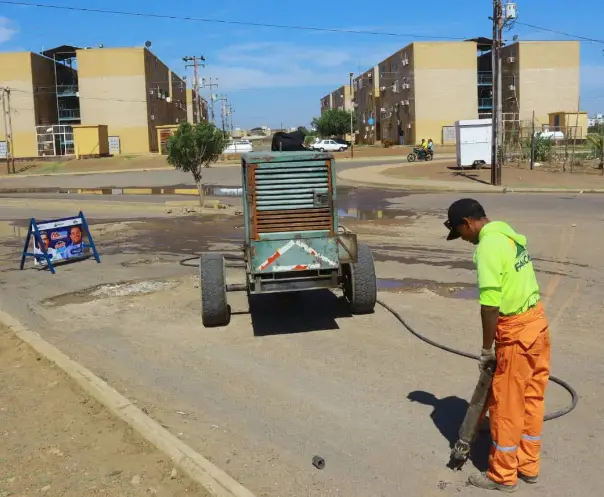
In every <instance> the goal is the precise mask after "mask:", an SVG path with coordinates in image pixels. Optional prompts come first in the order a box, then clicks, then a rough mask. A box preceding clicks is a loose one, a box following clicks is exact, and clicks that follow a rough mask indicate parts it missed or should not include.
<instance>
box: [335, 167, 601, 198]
mask: <svg viewBox="0 0 604 497" xmlns="http://www.w3.org/2000/svg"><path fill="white" fill-rule="evenodd" d="M374 168H375V169H377V168H383V169H384V170H386V169H390V168H389V167H388V166H387V165H379V166H365V167H363V168H358V169H347V170H344V171H341V172H339V173H338V174H337V177H338V180H339V184H341V185H347V186H359V187H361V186H362V187H366V188H386V189H389V190H403V191H420V192H421V191H423V192H464V193H468V192H474V193H561V194H565V193H576V194H587V193H591V194H603V193H604V188H540V187H508V186H491V185H484V186H481V185H476V184H471V183H463V184H459V185H457V184H455V183H453V182H448V184H447V185H443V184H439V183H432V182H430V180H424V181H422V180H420V179H414V178H409V182H406V181H405V179H402V178H388V177H387V176H384V175H383V174H382V173H381V171H379V170H378V171H377V172H374V174H375V175H378V176H380V180H376V181H368V180H356V179H349V178H348V177H347V176H349V175H350V174H351V173H352V174H355V175H356V174H358V173H359V172H360V171H361V170H363V169H374ZM382 178H383V179H382Z"/></svg>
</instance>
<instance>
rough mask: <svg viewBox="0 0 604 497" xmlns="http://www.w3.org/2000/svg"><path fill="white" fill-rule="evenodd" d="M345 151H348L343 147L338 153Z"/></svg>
mask: <svg viewBox="0 0 604 497" xmlns="http://www.w3.org/2000/svg"><path fill="white" fill-rule="evenodd" d="M344 150H346V149H345V148H344V147H342V148H339V149H338V152H344Z"/></svg>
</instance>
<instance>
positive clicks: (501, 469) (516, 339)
mask: <svg viewBox="0 0 604 497" xmlns="http://www.w3.org/2000/svg"><path fill="white" fill-rule="evenodd" d="M445 227H446V228H447V229H448V230H449V235H448V237H447V240H455V239H457V238H461V239H462V240H465V241H467V242H470V243H472V244H474V245H476V246H477V247H476V251H475V253H474V263H475V265H476V269H477V273H478V290H479V295H480V296H479V300H480V306H481V307H480V316H481V320H482V350H481V353H480V368H481V370H483V369H484V368H485V366H486V365H487V364H489V363H490V362H491V361H496V363H497V366H496V369H495V374H494V376H493V385H492V389H491V396H490V399H489V402H488V408H489V418H490V425H491V437H492V439H493V445H492V447H491V449H490V453H489V469H488V471H487V472H486V473H480V474H477V475H472V476H470V478H469V482H470V483H471V484H472V485H474V486H476V487H479V488H483V489H488V490H500V491H504V492H514V491H515V490H516V486H517V481H518V479H521V480H523V481H524V482H526V483H537V480H538V479H539V463H540V454H539V452H540V449H541V429H542V427H543V415H544V411H545V406H544V399H543V398H544V394H545V388H546V385H547V382H548V380H549V371H550V334H549V325H548V321H547V318H546V316H545V311H544V309H543V305H542V303H541V301H540V293H539V285H538V284H537V279H536V277H535V271H534V269H533V263H532V260H531V255H530V253H529V251H528V249H527V241H526V237H525V236H524V235H520V234H518V233H516V232H515V231H514V230H513V229H512V227H511V226H510V225H509V224H507V223H505V222H502V221H490V220H489V218H488V217H487V215H486V213H485V211H484V208H483V207H482V205H480V203H478V202H477V201H476V200H474V199H469V198H464V199H461V200H457V201H456V202H454V203H453V204H451V206H450V207H449V211H448V219H447V221H445ZM493 345H494V350H493Z"/></svg>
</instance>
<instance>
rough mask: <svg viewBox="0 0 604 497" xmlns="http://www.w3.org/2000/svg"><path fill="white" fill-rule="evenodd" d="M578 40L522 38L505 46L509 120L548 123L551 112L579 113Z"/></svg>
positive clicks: (505, 107) (505, 99)
mask: <svg viewBox="0 0 604 497" xmlns="http://www.w3.org/2000/svg"><path fill="white" fill-rule="evenodd" d="M579 48H580V46H579V42H578V41H547V42H539V41H521V42H516V43H513V44H511V45H508V46H506V47H504V48H503V51H502V52H503V53H502V69H503V71H502V83H503V89H502V93H503V112H504V115H505V116H507V117H506V118H507V120H512V119H516V120H519V121H521V122H522V121H531V120H532V117H533V112H534V113H535V121H536V123H537V125H538V126H539V125H547V124H549V114H550V113H554V112H560V111H566V112H569V111H573V110H574V112H575V113H576V112H577V106H578V105H579V81H580V69H579V65H580V54H579Z"/></svg>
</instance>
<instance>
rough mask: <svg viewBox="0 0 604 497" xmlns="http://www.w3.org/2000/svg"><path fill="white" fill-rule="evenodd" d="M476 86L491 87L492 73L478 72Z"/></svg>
mask: <svg viewBox="0 0 604 497" xmlns="http://www.w3.org/2000/svg"><path fill="white" fill-rule="evenodd" d="M478 86H493V73H491V72H488V71H479V72H478Z"/></svg>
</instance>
